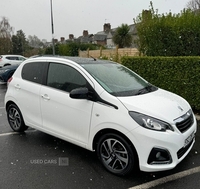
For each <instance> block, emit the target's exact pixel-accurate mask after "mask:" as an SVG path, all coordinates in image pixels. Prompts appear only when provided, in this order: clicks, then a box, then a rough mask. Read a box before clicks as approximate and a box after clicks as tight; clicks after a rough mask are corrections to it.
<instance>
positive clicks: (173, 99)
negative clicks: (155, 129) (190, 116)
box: [118, 89, 190, 122]
mask: <svg viewBox="0 0 200 189" xmlns="http://www.w3.org/2000/svg"><path fill="white" fill-rule="evenodd" d="M118 99H119V100H120V101H121V103H122V104H123V105H124V106H125V107H126V108H127V109H128V110H129V111H135V112H139V113H142V114H146V115H149V116H152V117H155V118H157V119H161V120H163V121H168V122H169V121H170V122H173V120H174V119H176V118H178V117H180V116H182V115H183V114H185V113H186V112H187V111H188V110H189V109H190V105H189V104H188V102H187V101H186V100H185V99H183V98H182V97H180V96H178V95H176V94H174V93H171V92H168V91H165V90H162V89H158V90H156V91H154V92H150V93H146V94H141V95H137V96H131V97H118Z"/></svg>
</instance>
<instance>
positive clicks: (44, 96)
mask: <svg viewBox="0 0 200 189" xmlns="http://www.w3.org/2000/svg"><path fill="white" fill-rule="evenodd" d="M41 97H42V98H43V99H45V100H50V97H49V96H48V95H47V94H44V95H41Z"/></svg>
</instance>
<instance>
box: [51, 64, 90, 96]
mask: <svg viewBox="0 0 200 189" xmlns="http://www.w3.org/2000/svg"><path fill="white" fill-rule="evenodd" d="M86 85H87V81H86V79H85V78H84V77H83V76H82V75H81V74H80V73H79V72H78V71H77V70H76V69H74V68H72V67H70V66H67V65H64V64H57V63H50V65H49V71H48V77H47V86H50V87H53V88H56V89H59V90H62V91H66V92H70V91H71V90H73V89H76V88H79V87H85V86H86Z"/></svg>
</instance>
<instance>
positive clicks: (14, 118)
mask: <svg viewBox="0 0 200 189" xmlns="http://www.w3.org/2000/svg"><path fill="white" fill-rule="evenodd" d="M7 118H8V122H9V124H10V127H11V128H12V129H13V130H14V131H16V132H23V131H25V130H26V129H28V127H27V126H26V125H25V123H24V120H23V117H22V114H21V112H20V110H19V108H18V107H17V106H16V105H15V104H11V105H9V106H8V109H7Z"/></svg>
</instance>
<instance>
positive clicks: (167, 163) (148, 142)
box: [127, 117, 197, 172]
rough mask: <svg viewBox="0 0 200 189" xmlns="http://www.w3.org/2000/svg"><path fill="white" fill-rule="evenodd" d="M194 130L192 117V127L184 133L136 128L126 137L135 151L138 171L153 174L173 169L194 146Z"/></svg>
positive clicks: (194, 124)
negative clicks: (137, 159)
mask: <svg viewBox="0 0 200 189" xmlns="http://www.w3.org/2000/svg"><path fill="white" fill-rule="evenodd" d="M173 127H174V128H176V126H175V125H173ZM196 130H197V122H196V119H195V117H194V122H193V124H192V126H191V127H190V128H189V129H188V130H187V131H185V132H184V133H181V132H180V131H179V130H178V129H175V131H166V132H159V131H153V130H149V129H145V128H143V127H138V128H137V129H135V130H133V131H132V132H131V133H129V134H128V135H127V136H128V137H129V138H130V140H131V141H132V143H133V145H134V146H135V149H136V151H137V154H138V158H139V167H140V170H141V171H146V172H154V171H164V170H169V169H173V168H174V167H175V166H176V165H177V164H178V163H180V162H181V161H182V160H183V159H184V158H185V157H186V156H187V154H188V153H189V152H190V150H191V149H192V147H193V145H194V142H195V137H194V136H195V133H196Z"/></svg>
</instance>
